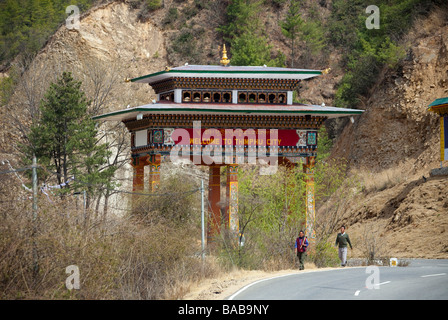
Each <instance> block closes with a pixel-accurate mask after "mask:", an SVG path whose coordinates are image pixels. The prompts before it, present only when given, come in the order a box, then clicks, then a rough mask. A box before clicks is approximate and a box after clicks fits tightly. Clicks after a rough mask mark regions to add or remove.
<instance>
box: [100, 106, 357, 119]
mask: <svg viewBox="0 0 448 320" xmlns="http://www.w3.org/2000/svg"><path fill="white" fill-rule="evenodd" d="M363 112H364V110H357V109H345V108H336V107H327V106H319V105H308V104H292V105H280V106H279V105H269V104H266V105H264V104H216V103H215V104H205V103H200V104H199V103H198V104H193V103H172V102H169V103H162V102H159V103H152V104H147V105H143V106H139V107H135V108H128V109H124V110H118V111H114V112H110V113H106V114H102V115H99V116H96V117H93V119H95V120H106V121H124V120H127V119H133V118H136V117H137V115H143V116H145V115H148V114H185V115H188V114H220V115H275V116H279V115H288V116H300V115H314V116H322V117H327V118H338V117H345V116H355V115H360V114H362V113H363Z"/></svg>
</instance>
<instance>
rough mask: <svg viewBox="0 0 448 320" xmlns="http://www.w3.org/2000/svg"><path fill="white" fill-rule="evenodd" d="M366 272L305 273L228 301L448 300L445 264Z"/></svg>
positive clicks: (415, 264) (416, 263) (271, 281)
mask: <svg viewBox="0 0 448 320" xmlns="http://www.w3.org/2000/svg"><path fill="white" fill-rule="evenodd" d="M366 271H367V268H366V267H356V268H340V269H335V270H326V271H319V270H317V271H313V272H306V270H305V272H301V273H300V272H297V273H296V274H291V275H286V276H281V277H277V278H271V279H267V280H261V281H258V282H255V283H252V284H250V285H248V286H246V287H244V288H242V289H240V290H239V291H238V292H236V293H235V294H233V295H232V296H230V297H228V299H230V300H243V299H245V300H299V299H311V300H334V299H341V300H350V299H351V300H359V299H372V300H374V299H383V300H399V299H409V300H425V299H434V300H435V299H448V260H411V261H410V264H409V266H407V267H395V268H391V267H378V269H376V270H373V271H371V270H369V272H368V273H367V272H366ZM377 275H379V277H378V278H377V280H378V281H377V282H375V279H374V277H376V276H377ZM366 286H368V287H370V289H368V287H366Z"/></svg>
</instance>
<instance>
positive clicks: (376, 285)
mask: <svg viewBox="0 0 448 320" xmlns="http://www.w3.org/2000/svg"><path fill="white" fill-rule="evenodd" d="M388 283H390V281H384V282H381V283H378V284H374V285H373V286H374V287H376V288H377V287H379V286H381V285H383V284H388ZM376 288H375V289H376ZM378 289H379V288H378ZM360 293H361V290H356V292H355V294H354V296H355V297H357V296H359V294H360Z"/></svg>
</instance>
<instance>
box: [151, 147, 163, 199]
mask: <svg viewBox="0 0 448 320" xmlns="http://www.w3.org/2000/svg"><path fill="white" fill-rule="evenodd" d="M148 163H149V185H148V189H149V191H150V192H154V191H156V190H157V188H159V185H160V164H161V155H160V154H155V155H151V156H150V157H149V159H148Z"/></svg>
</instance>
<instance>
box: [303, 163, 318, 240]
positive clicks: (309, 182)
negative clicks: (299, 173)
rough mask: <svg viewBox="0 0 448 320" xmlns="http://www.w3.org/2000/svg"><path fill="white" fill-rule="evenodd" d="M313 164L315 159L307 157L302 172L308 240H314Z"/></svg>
mask: <svg viewBox="0 0 448 320" xmlns="http://www.w3.org/2000/svg"><path fill="white" fill-rule="evenodd" d="M314 162H315V157H307V158H306V164H305V165H304V171H305V175H306V178H305V179H306V235H307V237H308V239H310V240H314V239H316V233H315V231H314V223H315V220H316V204H315V200H314Z"/></svg>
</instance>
